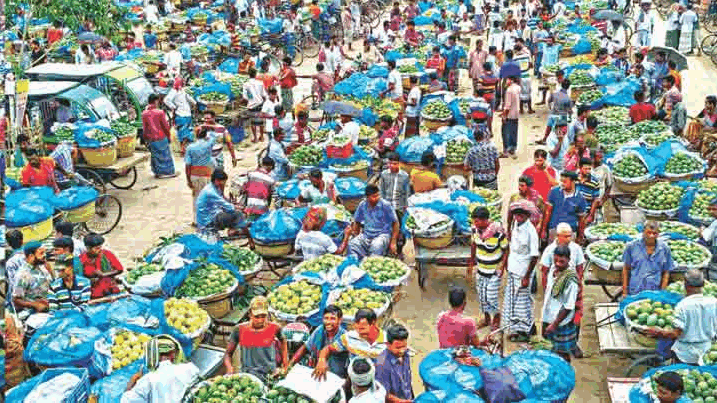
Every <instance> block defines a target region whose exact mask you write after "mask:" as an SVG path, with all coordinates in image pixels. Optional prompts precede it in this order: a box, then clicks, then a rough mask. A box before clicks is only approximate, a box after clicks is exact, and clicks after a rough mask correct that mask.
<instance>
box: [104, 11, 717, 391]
mask: <svg viewBox="0 0 717 403" xmlns="http://www.w3.org/2000/svg"><path fill="white" fill-rule="evenodd" d="M661 29H662V24H657V29H656V31H657V32H656V33H655V38H656V44H662V43H663V40H662V38H664V33H663V32H661ZM357 48H358V43H356V44H355V45H354V52H350V53H351V54H355V50H356V49H357ZM689 65H690V70H689V71H686V72H684V73H683V88H684V89H685V92H684V93H685V99H686V102H687V104H688V105H687V106H688V114H689V115H691V116H694V115H696V114H697V113H698V112H699V111H700V110H701V108H702V105H703V100H704V97H705V96H706V95H708V94H715V93H717V83H716V82H715V81H717V80H715V79H714V78H715V70H714V66H713V65H712V64H711V62H710V61H709V59H708V58H704V57H702V58H699V57H691V58H690V59H689ZM314 66H315V61H313V60H305V61H304V63H303V64H302V65H301V66H299V67H298V68H297V71H298V73H299V74H312V73H313V72H314ZM534 82H535V81H534ZM310 85H311V84H310V80H306V79H300V81H299V87H298V88H297V89H296V90H295V95H294V99H295V100H297V99H301V96H303V95H305V94H308V93H309V91H310ZM534 86H535V85H534ZM469 92H470V85H469V82H468V81H467V74H466V72H465V71H462V73H461V93H462V94H468V93H469ZM535 97H536V95H534V100H536V98H535ZM536 111H537V113H536V114H533V115H527V114H526V115H523V116H521V119H520V135H519V141H518V144H519V147H518V158H517V159H516V160H512V159H504V160H501V172H500V184H499V189H500V191H501V192H502V193H503V195H504V197H505V198H507V197H509V195H510V194H512V193H514V192H516V191H517V177H518V175H519V174H520V172H522V170H523V169H525V168H526V167H527V166H529V165H530V164H531V161H532V154H533V151H534V150H535V145H534V141H535V140H536V139H537V138H538V136H540V135H541V134H542V132H543V130H544V127H545V121H546V112H547V111H546V109H545V107H544V106H543V107H537V108H536ZM494 133H496V134H497V133H500V126H499V124H498V123H497V122H496V126H495V127H494ZM499 137H500V136H497V137H496V138H495V139H494V141H495V142H496V145H497V146H498V148H499V149H500V148H501V145H500V143H501V140H500V138H499ZM263 147H265V145H257V144H251V143H247V142H244V143H242V144H239V145H238V146H237V152H238V155H239V164H238V166H237V167H235V168H231V169H229V174H230V177H231V176H233V175H235V174H239V173H242V172H245V171H247V170H249V169H251V168H254V167H255V165H256V158H257V154H258V152H259V151H260V150H261V149H262V148H263ZM225 160H226V161H227V165H228V164H229V161H230V158H228V156H227V157H225ZM175 168H176V169H177V171H178V172H180V176H179V177H177V178H174V179H169V180H157V179H154V177H153V176H152V174H151V172H150V170H149V163H147V164H146V165H144V166H142V167H140V169H139V180H138V182H137V184H136V185H135V186H134V188H133V189H131V190H128V191H121V190H110V193H112V194H114V195H116V196H117V197H119V198H120V200H121V201H122V204H123V208H124V210H123V216H122V221H121V222H120V224H119V226H118V227H117V228H116V229H115V230H114V231H113V232H112V233H111V234H109V235H108V237H107V238H108V244H109V246H110V248H111V249H112V250H113V251H114V252H116V253H117V255H118V256H120V258H121V259H122V260H123V262H124V263H126V264H128V265H131V264H132V263H131V261H132V259H133V258H134V257H137V256H139V255H141V254H142V252H143V251H144V250H146V249H147V248H148V247H149V246H150V245H151V244H152V243H153V242H155V241H156V240H157V239H158V238H159V237H160V236H167V235H170V234H172V233H173V232H191V231H192V228H191V227H190V223H191V222H192V217H191V216H192V206H191V193H190V190H189V189H188V188H187V186H186V178H185V177H184V172H183V171H184V163H183V162H182V160H181V159H180V158H179V157H178V156H175ZM406 254H407V263H409V264H411V263H413V250H412V247H411V246H407V248H406ZM130 267H131V266H130ZM416 278H417V276H415V275H413V276H412V277H411V278H410V279H409V283H408V285H407V286H406V287H404V288H403V291H404V293H403V298H402V299H401V300H400V301H399V302H398V303H397V304H396V306H395V308H394V317H395V318H396V319H398V320H400V321H402V322H404V323H406V324H407V325H408V326H409V328H410V331H411V338H410V340H409V342H410V345H411V347H412V348H413V349H415V350H416V352H417V355H416V356H415V357H414V358H413V362H412V366H413V374H414V378H413V381H414V383H413V386H414V391H415V393H416V395H418V394H419V393H421V392H422V391H423V385H422V383H421V380H420V377H419V375H418V365H419V363H420V361H421V359H422V358H423V357H425V355H426V354H427V353H429V352H430V351H432V350H434V349H436V348H438V340H437V336H436V330H435V323H436V318H437V315H438V314H439V313H440V312H441V311H443V310H445V309H447V307H448V302H447V292H448V290H449V289H450V288H451V287H453V286H461V287H464V288H466V289H468V290H469V297H468V298H469V303H468V307H467V310H466V314H467V315H472V316H478V315H479V314H480V311H479V308H478V303H477V296H476V293H475V288H474V285H473V284H472V282H469V281H467V279H466V278H465V268H455V269H451V268H439V269H434V268H432V269H431V270H430V275H429V278H428V280H427V286H426V290H425V291H421V289H420V288H419V287H418V281H417V279H416ZM541 302H542V295H538V296H537V297H536V306H541V305H542V303H541ZM599 302H608V298H607V297H606V296H605V294H604V293H603V291H602V290H601V289H600V288H598V287H586V289H585V317H584V319H583V325H582V331H581V336H580V345H581V346H582V349H583V351H584V352H585V358H583V359H580V360H573V366H574V368H575V372H576V387H575V390H574V392H573V394H572V396H571V398H570V401H571V402H607V401H609V395H608V391H607V384H606V380H605V378H606V377H607V376H623V374H624V371H625V369H626V368H627V366H628V365H629V360H627V359H625V358H621V357H618V356H612V355H601V354H600V352H599V346H598V340H597V333H596V328H595V314H594V310H593V307H594V305H595V303H599ZM506 348H507V351H511V349H514V348H515V346H507V347H506Z"/></svg>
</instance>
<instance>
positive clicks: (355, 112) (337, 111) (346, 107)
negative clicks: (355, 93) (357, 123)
mask: <svg viewBox="0 0 717 403" xmlns="http://www.w3.org/2000/svg"><path fill="white" fill-rule="evenodd" d="M321 110H323V111H324V112H326V113H328V114H329V115H349V116H361V113H362V112H361V111H360V110H359V109H358V108H356V107H355V106H353V105H351V104H347V103H346V102H338V101H326V102H324V103H323V104H321Z"/></svg>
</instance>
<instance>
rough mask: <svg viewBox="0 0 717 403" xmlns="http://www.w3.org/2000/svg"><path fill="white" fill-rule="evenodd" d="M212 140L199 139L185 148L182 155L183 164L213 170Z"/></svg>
mask: <svg viewBox="0 0 717 403" xmlns="http://www.w3.org/2000/svg"><path fill="white" fill-rule="evenodd" d="M213 145H214V140H213V139H200V140H197V141H195V142H193V143H192V144H190V145H189V146H188V147H187V150H186V152H185V153H184V163H185V164H187V165H189V166H193V167H209V168H212V169H213V168H214V162H213V161H212V146H213Z"/></svg>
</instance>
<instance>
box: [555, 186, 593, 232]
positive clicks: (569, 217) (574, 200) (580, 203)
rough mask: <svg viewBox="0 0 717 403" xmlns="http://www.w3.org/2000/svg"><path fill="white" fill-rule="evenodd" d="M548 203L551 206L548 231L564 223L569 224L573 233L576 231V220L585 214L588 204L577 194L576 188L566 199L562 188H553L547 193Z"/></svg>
mask: <svg viewBox="0 0 717 403" xmlns="http://www.w3.org/2000/svg"><path fill="white" fill-rule="evenodd" d="M548 203H550V204H551V205H552V206H553V213H552V214H551V215H550V223H549V225H548V229H555V228H556V227H557V226H558V224H560V223H561V222H564V223H567V224H569V225H570V227H571V228H572V229H573V231H577V230H578V219H579V217H580V216H581V215H583V214H585V212H586V210H587V208H588V203H587V202H586V201H585V198H583V196H582V195H581V194H580V193H578V191H577V188H576V190H575V191H573V193H572V194H571V195H569V196H567V197H566V194H565V191H564V190H563V188H562V187H560V186H555V187H554V188H552V189H551V190H550V193H548Z"/></svg>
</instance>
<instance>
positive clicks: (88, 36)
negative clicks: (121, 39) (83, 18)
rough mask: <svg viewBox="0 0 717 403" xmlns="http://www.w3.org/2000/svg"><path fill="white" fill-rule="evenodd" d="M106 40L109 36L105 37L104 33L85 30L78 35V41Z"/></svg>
mask: <svg viewBox="0 0 717 403" xmlns="http://www.w3.org/2000/svg"><path fill="white" fill-rule="evenodd" d="M106 40H107V38H105V37H104V36H102V35H99V34H96V33H94V32H83V33H81V34H79V35H77V41H78V42H84V43H98V42H104V41H106Z"/></svg>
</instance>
